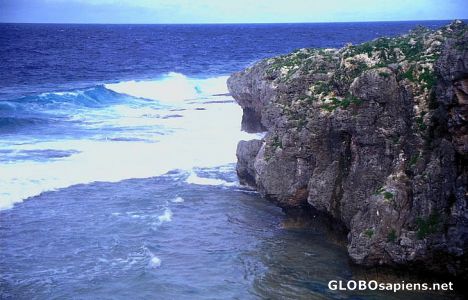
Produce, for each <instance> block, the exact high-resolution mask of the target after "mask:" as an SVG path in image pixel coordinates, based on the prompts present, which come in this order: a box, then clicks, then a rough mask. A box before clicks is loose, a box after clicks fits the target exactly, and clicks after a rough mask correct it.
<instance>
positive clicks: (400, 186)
mask: <svg viewBox="0 0 468 300" xmlns="http://www.w3.org/2000/svg"><path fill="white" fill-rule="evenodd" d="M228 87H229V91H230V93H231V94H232V96H233V97H234V99H235V100H236V101H237V102H238V103H239V105H240V106H241V107H242V108H243V110H244V119H245V120H244V121H243V122H244V123H245V124H244V126H243V127H244V128H245V129H248V130H249V131H254V132H259V131H265V130H266V131H267V134H266V136H265V138H264V139H263V140H262V141H259V140H255V141H249V142H245V141H244V142H241V143H240V144H239V145H238V150H237V156H238V167H237V170H238V175H239V177H240V181H241V183H245V184H249V185H252V186H256V188H257V189H258V191H259V192H260V193H261V194H262V195H263V196H265V197H267V198H269V199H271V200H272V201H275V202H276V203H277V204H279V205H280V206H281V207H284V208H291V207H295V208H296V207H303V206H312V207H313V208H314V209H316V210H318V211H320V212H323V213H326V214H328V215H330V216H332V217H333V218H335V219H336V220H339V221H340V222H342V223H343V224H344V225H345V226H346V228H347V229H348V230H349V234H348V252H349V255H350V257H351V259H352V260H353V261H354V262H356V263H358V264H362V265H366V266H373V265H392V266H396V265H406V266H421V267H423V268H425V269H430V270H433V271H436V272H442V273H450V274H453V275H457V276H458V275H463V276H466V270H468V264H467V261H468V260H467V251H468V210H467V200H466V195H467V181H468V172H467V165H468V164H467V158H468V129H467V122H466V118H467V110H468V107H467V104H468V26H467V25H465V24H464V23H463V22H461V21H454V22H453V23H451V24H450V25H447V26H445V27H443V28H441V29H439V30H436V31H430V30H427V29H424V28H417V29H415V30H413V31H411V32H410V33H408V34H407V35H403V36H400V37H396V38H379V39H376V40H374V41H371V42H367V43H364V44H361V45H357V46H352V45H348V46H346V47H344V48H342V49H301V50H297V51H295V52H293V53H291V54H288V55H284V56H279V57H275V58H270V59H266V60H263V61H261V62H259V63H257V64H256V65H254V66H252V67H250V68H248V69H246V70H244V71H241V72H239V73H235V74H233V75H232V76H231V77H230V78H229V79H228Z"/></svg>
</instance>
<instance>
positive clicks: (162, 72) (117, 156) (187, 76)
mask: <svg viewBox="0 0 468 300" xmlns="http://www.w3.org/2000/svg"><path fill="white" fill-rule="evenodd" d="M446 23H448V21H425V22H374V23H328V24H226V25H72V24H0V32H1V34H0V59H1V60H0V210H1V211H0V298H1V299H69V298H73V299H266V298H270V299H276V298H282V299H327V298H336V299H375V297H379V298H387V299H405V298H407V297H408V295H411V297H412V299H429V298H431V297H434V299H436V298H437V299H443V295H432V294H428V293H415V292H412V293H411V292H410V293H409V294H408V292H407V293H398V294H393V293H388V294H386V293H378V292H372V291H366V292H353V293H350V292H343V291H331V290H329V289H328V288H327V284H328V281H329V280H340V279H342V280H350V279H355V278H358V277H359V276H362V271H360V270H358V269H356V268H355V267H354V266H352V265H351V264H350V262H349V260H348V258H347V254H346V249H345V248H344V246H343V243H342V242H340V241H339V240H340V238H339V237H337V236H336V234H334V233H332V232H330V231H329V230H328V229H325V228H324V226H322V225H321V224H316V223H314V224H313V225H310V224H308V225H304V222H299V221H297V220H295V219H294V217H291V216H287V215H285V214H284V213H283V212H282V211H281V210H280V209H279V208H277V207H275V206H274V205H272V204H271V203H268V202H267V201H266V200H264V199H262V198H261V197H260V196H259V195H258V194H257V193H256V192H254V191H252V190H250V189H248V188H246V187H243V186H240V185H239V183H238V181H237V178H236V174H235V162H236V156H235V149H236V145H237V142H238V141H239V140H242V139H252V138H258V137H261V136H262V134H247V133H245V132H242V131H241V130H240V120H241V116H242V111H241V109H240V107H239V106H238V105H237V104H236V103H235V102H234V100H233V99H232V98H231V97H230V95H229V94H228V91H227V87H226V79H227V78H228V76H229V74H230V73H232V72H235V71H239V70H241V69H243V68H245V67H248V66H249V65H251V64H253V63H254V62H255V61H257V60H259V59H262V58H266V57H271V56H275V55H280V54H285V53H288V52H290V51H292V50H295V49H298V48H304V47H321V48H331V47H341V46H344V45H345V44H346V43H353V44H357V43H361V42H364V41H367V40H371V39H374V38H377V37H380V36H394V35H397V34H401V33H404V32H407V31H408V30H410V29H411V28H414V27H415V26H416V25H424V26H427V27H429V28H437V27H440V26H442V25H444V24H446ZM305 223H308V222H305ZM395 276H396V275H395ZM393 280H401V278H400V277H398V276H396V277H394V278H393ZM415 280H416V279H415ZM447 299H448V298H447Z"/></svg>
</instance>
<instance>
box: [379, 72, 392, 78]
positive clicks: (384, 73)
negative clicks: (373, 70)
mask: <svg viewBox="0 0 468 300" xmlns="http://www.w3.org/2000/svg"><path fill="white" fill-rule="evenodd" d="M379 75H380V76H382V77H383V78H388V77H390V74H388V73H386V72H379Z"/></svg>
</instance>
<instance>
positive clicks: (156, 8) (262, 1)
mask: <svg viewBox="0 0 468 300" xmlns="http://www.w3.org/2000/svg"><path fill="white" fill-rule="evenodd" d="M467 3H468V0H382V1H379V0H320V1H319V0H282V1H280V0H192V1H190V0H0V22H31V23H34V22H44V23H277V22H342V21H388V20H447V19H455V18H459V19H467V18H468V4H467Z"/></svg>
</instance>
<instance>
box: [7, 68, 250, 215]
mask: <svg viewBox="0 0 468 300" xmlns="http://www.w3.org/2000/svg"><path fill="white" fill-rule="evenodd" d="M226 79H227V76H219V77H211V78H191V77H187V76H185V75H183V74H180V73H174V72H171V73H167V74H164V75H163V76H160V77H159V78H157V79H154V80H145V81H123V82H118V83H109V84H104V85H98V86H95V87H91V88H85V89H80V90H72V91H61V92H50V93H42V94H40V95H37V96H29V97H27V98H26V99H25V98H22V99H19V100H18V101H3V102H2V106H1V107H0V109H1V110H4V111H6V113H10V115H11V113H12V112H18V113H21V114H22V117H21V118H17V119H14V118H13V119H12V122H21V121H23V122H24V115H26V116H30V118H31V119H32V120H35V123H34V125H37V123H39V125H41V124H40V121H41V120H43V119H45V118H48V119H49V120H47V122H46V125H47V126H48V128H45V129H44V130H43V131H42V130H41V129H40V128H39V129H37V128H35V127H31V128H30V129H28V126H24V124H21V125H22V127H26V128H21V130H19V131H18V129H17V128H18V124H17V123H16V124H15V123H13V124H7V125H12V127H13V128H12V133H11V134H10V135H8V134H6V135H2V136H0V149H2V152H3V153H2V154H3V159H1V160H0V209H8V208H11V207H12V206H13V205H14V204H15V203H18V202H21V201H23V200H25V199H27V198H30V197H33V196H36V195H39V194H41V193H42V192H45V191H52V190H57V189H60V188H65V187H69V186H72V185H75V184H85V183H91V182H96V181H105V182H117V181H121V180H124V179H129V178H147V177H152V176H158V175H162V174H164V173H166V172H169V171H171V170H176V169H177V170H183V171H185V172H188V173H189V174H191V176H189V177H188V180H190V181H191V182H197V183H198V184H203V183H205V184H223V182H222V181H220V180H215V179H208V178H207V179H200V178H197V176H196V175H194V172H193V169H194V168H197V167H215V166H221V165H226V164H229V163H234V162H235V161H236V157H235V149H236V145H237V142H238V141H239V140H241V139H250V138H251V137H249V136H250V135H248V134H247V133H245V132H241V130H240V119H241V116H242V111H241V109H240V107H239V106H238V105H237V104H236V103H234V101H233V99H232V98H231V97H230V96H229V95H228V91H227V87H226ZM1 110H0V111H1ZM41 114H45V116H41ZM41 117H42V119H39V118H41ZM50 120H52V121H50ZM26 121H27V120H26ZM15 125H16V127H15ZM39 127H40V126H39Z"/></svg>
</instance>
